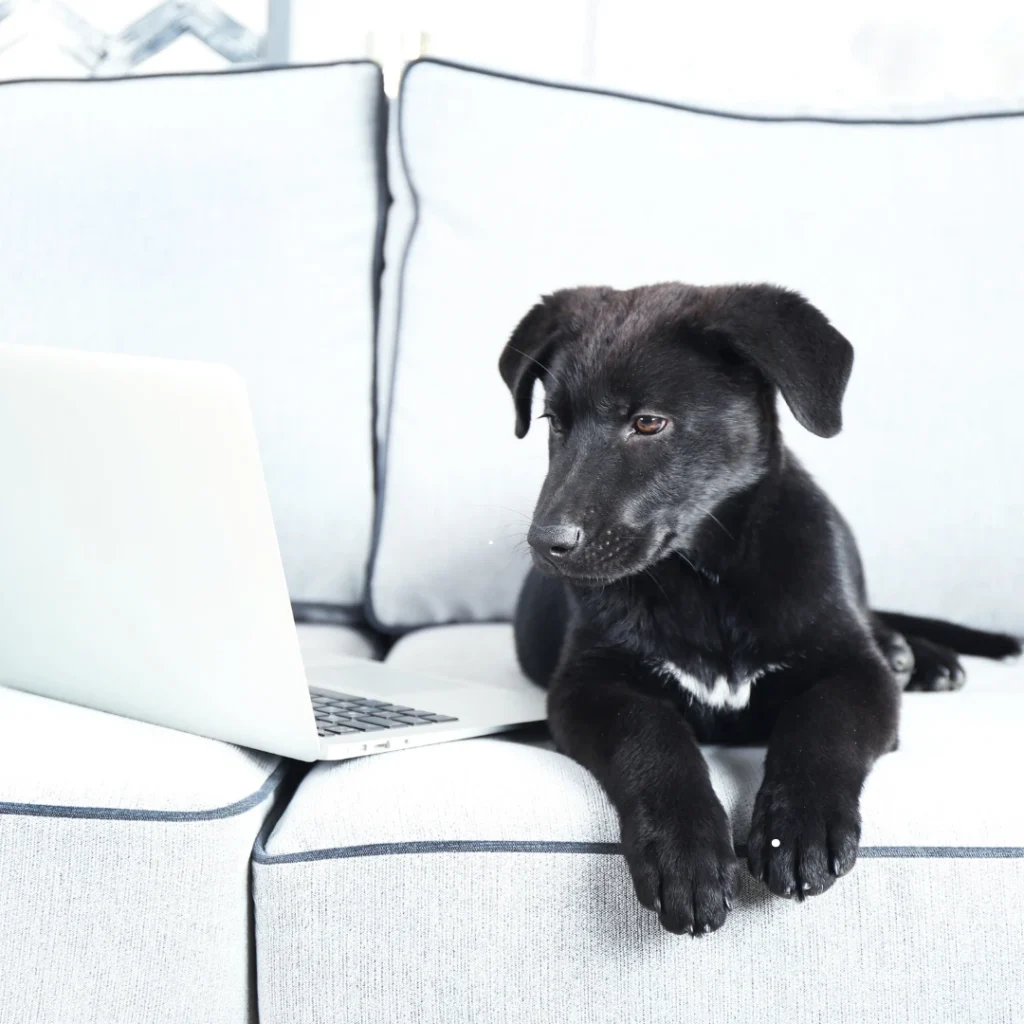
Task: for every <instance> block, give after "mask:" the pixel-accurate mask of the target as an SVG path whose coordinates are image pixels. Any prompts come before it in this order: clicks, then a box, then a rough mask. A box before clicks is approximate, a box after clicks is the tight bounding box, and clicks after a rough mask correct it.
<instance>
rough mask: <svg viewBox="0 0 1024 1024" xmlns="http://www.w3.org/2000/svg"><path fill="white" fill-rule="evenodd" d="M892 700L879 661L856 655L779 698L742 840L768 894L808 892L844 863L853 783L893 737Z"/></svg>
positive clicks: (855, 808) (855, 842)
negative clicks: (801, 690)
mask: <svg viewBox="0 0 1024 1024" xmlns="http://www.w3.org/2000/svg"><path fill="white" fill-rule="evenodd" d="M899 701H900V691H899V688H898V686H897V684H896V682H895V680H894V679H893V677H892V674H891V673H890V671H889V669H888V666H886V665H883V664H882V663H881V662H880V661H877V660H876V659H874V658H871V657H868V656H865V657H863V658H857V659H851V660H850V662H849V663H848V664H846V665H845V666H844V667H843V668H842V669H841V670H840V671H837V672H836V673H835V674H834V675H832V676H831V677H829V678H827V679H825V680H822V681H821V682H819V683H817V684H816V685H814V686H812V687H811V688H810V689H809V690H806V691H805V692H804V693H802V694H801V695H800V696H799V697H795V698H794V699H793V700H791V701H790V702H789V703H788V704H786V705H785V706H784V707H783V709H782V711H781V712H780V714H779V718H778V721H777V722H776V724H775V727H774V729H773V730H772V735H771V740H770V742H769V744H768V754H767V756H766V758H765V773H764V782H763V783H762V784H761V789H760V791H759V792H758V794H757V799H756V800H755V802H754V813H753V817H752V820H751V825H750V837H749V839H748V843H747V863H748V865H749V867H750V871H751V874H753V875H754V877H755V878H759V879H762V880H763V881H764V882H765V883H766V884H767V886H768V888H769V889H770V890H771V891H772V892H773V893H775V894H776V895H778V896H795V897H798V898H802V897H804V896H813V895H815V894H817V893H820V892H824V891H825V890H826V889H828V888H830V887H831V886H832V884H833V883H834V882H835V880H836V879H837V878H838V877H839V876H840V875H845V874H846V873H847V872H848V871H849V870H850V869H851V868H852V867H853V865H854V863H855V862H856V860H857V850H858V846H859V844H860V791H861V787H862V786H863V784H864V779H865V778H866V777H867V774H868V772H869V771H870V770H871V766H872V765H873V764H874V762H875V761H876V760H877V759H878V758H879V757H881V755H882V754H885V753H887V752H888V751H890V750H892V749H893V747H894V745H895V742H896V736H897V727H898V723H899Z"/></svg>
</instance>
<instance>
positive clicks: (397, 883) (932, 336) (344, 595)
mask: <svg viewBox="0 0 1024 1024" xmlns="http://www.w3.org/2000/svg"><path fill="white" fill-rule="evenodd" d="M706 105H707V106H708V107H713V106H714V103H713V97H712V98H708V102H707V104H706ZM154 110H155V111H157V113H156V114H154V113H153V112H154ZM383 113H384V100H383V94H382V92H381V89H380V79H379V74H378V72H377V71H376V69H375V68H373V66H372V65H368V64H365V63H362V64H351V65H344V64H343V65H333V66H329V67H320V68H300V69H288V70H279V71H267V72H259V73H256V72H253V73H234V74H230V75H204V76H182V77H180V78H174V77H170V78H163V79H152V80H130V81H123V82H110V83H78V84H74V85H71V84H60V83H49V84H46V83H27V84H24V85H17V86H9V87H2V88H0V154H3V157H4V159H3V165H4V166H5V167H8V166H10V167H15V168H17V171H16V173H15V177H14V181H15V186H16V187H14V188H12V189H9V190H8V191H7V192H6V193H5V194H0V237H2V238H4V239H10V238H17V239H19V245H16V246H4V247H0V280H4V281H12V280H13V281H15V282H17V284H18V288H17V289H16V290H14V292H13V297H12V298H11V299H9V300H8V301H5V304H4V311H3V314H2V317H0V330H2V331H3V332H4V340H15V341H19V340H21V341H28V342H31V343H41V344H84V345H89V346H93V347H111V348H119V349H120V348H129V349H138V350H140V351H157V352H160V353H161V354H172V355H173V354H180V355H191V356H196V355H199V356H207V357H208V358H213V359H222V360H226V361H229V362H233V363H234V364H235V365H237V366H238V368H239V369H240V370H241V371H242V372H243V374H245V376H246V378H247V380H248V381H249V384H250V390H251V392H252V395H253V401H254V408H255V413H256V417H257V428H258V431H259V433H260V441H261V446H262V448H263V454H264V458H265V461H266V462H267V466H268V483H269V484H270V488H271V495H272V500H273V502H274V509H275V516H276V519H277V522H278V529H279V532H280V534H281V538H282V549H283V554H284V557H285V561H286V568H287V569H288V574H289V583H290V586H291V589H292V595H293V598H294V599H295V603H296V612H297V616H298V618H300V619H301V620H304V621H305V622H306V623H310V622H311V621H313V620H316V621H317V622H319V623H320V624H319V625H308V624H307V625H305V626H303V627H302V632H303V634H304V635H303V648H304V652H305V654H306V657H307V659H309V660H310V661H312V660H315V659H317V658H324V657H327V658H329V657H332V656H333V655H334V653H345V652H348V653H352V654H357V655H359V656H369V657H372V656H377V655H378V654H379V653H380V652H381V651H383V650H385V649H388V650H387V654H386V657H387V659H388V660H390V661H393V662H395V663H397V664H401V665H403V666H405V667H408V668H412V669H414V670H419V671H424V672H429V671H437V672H446V673H449V674H452V673H454V674H456V675H459V676H461V677H463V678H469V679H486V678H491V677H494V676H495V675H496V674H502V675H504V674H514V673H517V672H518V668H517V666H516V664H515V658H514V653H513V648H512V640H511V629H510V627H509V626H508V625H507V620H508V618H509V616H510V613H511V609H512V605H513V602H514V599H515V595H516V592H517V588H518V586H519V583H520V581H521V579H522V576H523V573H524V570H525V566H526V562H525V552H524V545H523V544H522V540H523V537H524V535H525V527H524V523H525V522H526V521H527V518H528V516H529V513H530V510H531V506H532V501H533V498H534V496H535V494H536V490H537V488H538V487H539V483H540V480H541V478H542V475H543V471H544V460H545V453H544V446H543V440H542V438H541V437H540V433H541V432H538V431H533V432H531V434H530V435H529V436H528V438H527V439H526V440H525V441H523V442H517V441H515V439H514V436H513V431H512V426H513V415H512V408H511V402H510V400H509V399H508V396H507V395H506V394H505V393H504V391H503V386H502V384H501V381H500V378H499V377H498V374H497V371H496V362H497V356H498V353H499V351H500V348H501V346H502V344H503V343H504V341H505V339H506V337H507V335H508V332H509V330H510V329H511V327H512V326H513V325H514V323H515V322H516V320H517V319H518V317H519V316H520V315H521V314H522V312H523V311H524V310H525V309H526V308H528V307H529V305H530V304H531V303H532V302H533V301H535V298H536V296H537V295H538V294H540V293H541V292H545V291H550V290H553V289H554V288H557V287H561V286H568V285H574V284H594V283H604V284H611V285H618V286H624V285H629V284H640V283H647V282H652V281H656V280H664V279H682V280H687V281H691V282H695V283H710V282H715V281H727V280H769V281H775V282H779V283H784V284H787V285H790V286H793V287H796V288H798V289H800V290H802V291H804V292H805V293H806V294H807V295H808V296H809V297H810V298H811V299H812V300H813V301H814V302H815V303H816V304H817V305H819V306H820V307H821V308H823V309H824V310H825V311H826V312H827V313H828V314H829V315H830V316H831V317H832V318H833V320H834V321H835V322H836V323H837V325H839V326H840V327H841V329H842V330H843V332H844V334H846V335H847V336H848V337H850V338H851V340H852V341H853V343H854V346H855V348H856V351H857V362H856V366H855V370H854V376H853V381H852V383H851V387H850V390H849V396H848V401H847V405H846V415H845V420H846V425H845V429H844V433H843V434H842V435H840V437H839V438H838V439H836V440H833V441H827V442H825V441H821V440H819V439H816V438H812V437H810V436H809V435H804V434H803V433H802V432H801V431H800V429H799V427H798V426H797V425H796V424H795V423H794V422H793V420H792V419H791V417H789V416H788V414H787V413H785V412H784V429H785V431H786V435H787V439H788V440H789V442H790V443H791V444H792V445H793V447H795V448H796V449H797V451H798V452H799V454H800V455H801V457H802V458H803V459H804V460H805V461H806V462H807V464H808V465H809V466H810V468H811V469H812V470H813V472H814V473H815V474H816V475H817V476H818V478H819V479H820V480H821V481H822V482H823V483H824V484H825V486H826V488H827V489H828V490H829V492H830V493H831V494H832V495H833V497H834V498H835V499H836V501H837V502H838V504H839V506H840V507H841V508H842V509H843V510H844V512H845V513H846V514H847V515H848V517H849V518H850V519H851V521H852V523H853V526H854V528H855V530H856V532H857V534H858V537H859V539H860V542H861V546H862V549H863V552H864V555H865V559H866V562H867V569H868V574H869V581H870V582H871V584H872V590H873V593H874V596H875V600H876V601H877V603H878V604H879V605H880V606H881V607H892V608H898V609H900V610H906V611H912V612H916V613H919V614H932V615H941V616H945V617H952V618H957V619H960V620H963V621H966V622H970V623H972V624H974V625H977V626H981V627H990V628H1000V629H1003V630H1008V631H1010V632H1016V633H1021V632H1024V533H1022V527H1021V525H1020V520H1019V513H1020V509H1022V508H1024V474H1022V473H1021V471H1020V456H1019V452H1020V448H1021V443H1022V442H1024V421H1022V419H1021V416H1020V411H1019V405H1018V404H1017V395H1018V392H1019V389H1020V382H1021V380H1022V379H1024V350H1022V349H1021V347H1020V346H1019V345H1018V344H1017V343H1016V336H1017V334H1018V333H1019V330H1020V324H1021V323H1022V322H1024V250H1022V249H1021V245H1020V239H1021V238H1022V237H1024V195H1022V193H1021V190H1020V188H1019V185H1018V182H1017V178H1018V177H1019V175H1017V173H1016V168H1017V167H1019V165H1020V163H1021V160H1022V158H1024V115H1018V114H1015V113H1013V112H1012V111H1010V110H1002V111H995V112H992V111H969V110H968V111H965V110H963V109H954V107H953V105H951V104H950V105H947V106H942V105H935V106H933V107H930V108H928V109H927V110H919V111H912V112H907V111H901V112H900V113H899V114H898V116H897V115H893V116H891V117H888V118H887V117H886V115H885V113H884V112H881V113H880V112H879V111H878V110H872V111H871V112H870V116H869V117H859V112H858V111H817V112H812V113H810V114H808V113H807V112H806V111H804V112H802V116H801V117H799V118H792V117H788V116H787V113H788V112H786V111H778V112H776V113H771V112H765V111H763V110H762V111H759V112H758V114H757V115H742V114H740V115H734V114H716V113H711V112H709V111H708V110H703V109H694V108H682V107H678V106H672V105H670V104H661V103H657V102H652V101H645V100H642V99H637V98H629V97H617V96H609V95H602V94H599V93H595V92H593V91H589V90H585V89H578V88H573V87H566V86H559V85H550V84H546V83H539V82H530V81H525V80H522V79H515V78H511V77H509V76H502V75H496V74H493V73H489V72H484V71H480V70H477V69H472V68H464V67H459V66H455V65H449V64H444V63H441V62H437V61H421V62H418V63H416V64H414V65H412V66H411V68H410V69H409V70H408V71H407V73H406V76H405V79H404V81H403V84H402V89H401V94H400V96H399V98H398V99H397V101H396V102H395V103H394V104H392V109H391V117H390V125H389V128H388V130H387V137H386V138H385V130H386V129H385V118H384V116H383ZM988 114H995V115H996V116H975V115H988ZM125 124H128V125H129V126H130V130H129V129H125V128H124V125H125ZM68 126H70V127H68ZM65 128H66V130H64V129H65ZM101 128H102V131H101V130H100V129H101ZM12 131H15V132H16V134H17V137H18V138H19V143H18V145H17V146H14V145H11V144H9V143H5V140H9V139H10V138H11V137H12V135H11V132H12ZM97 137H102V139H103V144H102V145H98V144H97V143H95V141H94V140H95V139H96V138H97ZM5 147H6V152H5ZM112 179H113V185H112V184H111V181H112ZM389 194H390V196H391V197H392V199H393V201H392V203H391V205H390V210H389V211H388V216H387V221H386V230H385V223H384V221H383V219H382V218H381V217H380V213H381V209H380V208H381V205H382V200H384V199H386V198H387V196H388V195H389ZM140 229H144V235H145V237H144V239H135V240H133V241H132V242H130V243H127V242H125V241H124V239H125V238H126V237H128V238H131V237H134V234H135V233H136V232H138V231H139V230H140ZM382 263H383V267H384V273H383V279H382V282H381V287H380V292H379V297H378V292H377V285H376V282H377V280H378V274H379V271H380V269H381V265H382ZM99 296H102V298H100V297H99ZM112 299H116V301H111V300H112ZM58 300H60V301H58ZM374 459H375V463H374V462H373V460H374ZM373 480H375V489H374V486H373V484H372V481H373ZM364 598H365V599H364ZM54 614H73V609H60V608H55V609H54ZM0 630H2V623H0ZM968 674H969V678H968V683H967V687H966V688H965V689H964V690H963V691H961V692H959V693H954V694H910V695H907V697H906V699H905V703H904V714H903V724H902V730H901V745H900V749H899V751H898V752H896V753H895V754H892V755H889V756H887V757H886V758H884V759H883V760H882V761H881V762H880V763H879V765H878V766H877V767H876V769H875V771H874V773H873V774H872V776H871V777H870V779H869V782H868V786H867V788H866V791H865V794H864V803H863V810H864V835H863V848H862V851H861V859H860V862H859V863H858V865H857V868H856V869H855V871H854V872H853V873H852V874H851V875H850V876H849V877H848V878H845V879H843V881H842V882H841V883H840V884H839V885H837V886H835V887H834V888H833V889H832V890H831V891H830V892H829V893H827V894H826V895H824V896H822V897H820V898H817V899H812V900H809V901H807V902H805V903H802V904H796V903H790V902H786V901H780V900H776V899H774V898H772V897H770V896H769V895H768V894H767V892H766V891H765V890H764V889H763V887H762V886H760V885H759V884H755V883H754V882H753V881H752V880H747V881H745V883H744V886H743V890H742V893H741V897H740V899H739V901H738V903H737V906H736V909H735V911H734V913H733V915H732V916H731V918H730V920H729V922H728V923H727V925H726V926H725V927H724V928H723V929H722V930H721V931H720V932H718V933H716V934H715V935H713V936H710V937H708V938H705V939H701V940H700V941H692V940H690V939H681V938H678V937H675V936H672V935H669V934H668V933H665V932H662V931H661V930H660V929H659V927H658V925H657V922H656V920H655V919H654V918H653V917H652V916H650V915H647V914H645V913H644V912H643V911H642V910H641V909H640V908H639V906H638V905H637V903H636V901H635V897H634V895H633V892H632V886H631V883H630V881H629V877H628V874H627V872H626V870H625V867H624V865H623V864H622V862H621V860H620V859H619V857H618V854H617V850H616V842H617V831H616V822H615V820H614V815H613V813H612V811H611V809H610V807H609V805H608V803H607V801H606V800H605V798H604V796H603V794H602V793H601V791H600V789H599V788H598V787H597V785H596V783H595V782H594V781H593V780H592V779H591V778H590V777H589V776H588V775H587V774H586V773H585V772H584V771H583V770H582V769H580V768H579V767H578V766H577V765H575V764H574V763H573V762H571V761H569V760H568V759H566V758H564V757H562V756H561V755H559V754H557V753H556V752H555V751H554V750H553V749H552V747H551V744H550V741H549V740H548V739H547V737H546V734H545V732H544V730H543V729H542V728H537V729H534V730H527V731H525V732H524V733H522V734H517V735H512V736H509V737H507V738H502V739H481V740H473V741H468V742H463V743H458V744H451V745H445V746H441V747H435V748H425V749H421V750H416V751H407V752H402V753H395V754H390V755H388V756H385V757H378V758H368V759H363V760H357V761H353V762H347V763H343V764H335V765H318V766H314V767H313V768H312V769H311V770H309V771H308V773H305V774H303V772H302V770H301V769H300V768H299V767H298V766H288V765H283V766H282V765H279V764H278V763H277V762H276V760H275V759H273V758H268V757H265V756H263V755H259V754H254V753H252V752H247V751H241V750H238V749H236V748H232V747H230V746H227V745H223V744H217V743H213V742H212V741H205V740H200V739H196V738H194V737H187V736H180V735H178V734H175V733H171V732H169V731H167V730H160V729H155V728H154V727H150V726H142V725H139V724H137V723H132V722H128V721H124V720H120V719H114V718H111V717H110V716H106V715H100V714H99V713H96V712H89V711H85V710H83V709H78V708H68V707H63V706H59V705H57V706H54V705H53V704H52V702H48V701H43V700H41V699H38V698H32V697H26V696H24V695H22V694H15V693H11V692H6V693H4V692H2V691H0V701H2V704H3V709H4V710H3V712H2V714H0V730H2V731H3V733H4V736H5V738H6V742H5V743H4V744H3V747H2V748H0V759H2V761H3V764H4V766H5V771H3V772H0V800H2V801H5V802H3V803H0V853H2V854H3V859H2V861H0V863H3V864H4V865H5V867H6V868H7V872H6V873H5V874H6V876H7V879H8V880H9V879H10V878H12V877H13V879H14V880H15V884H8V885H6V886H5V888H4V892H3V894H2V895H0V903H2V908H0V949H3V950H4V951H5V954H6V955H5V956H0V993H2V994H3V998H2V999H0V1020H6V1019H10V1020H12V1021H13V1020H17V1021H61V1022H62V1024H63V1022H65V1021H69V1020H71V1021H90V1022H91V1021H96V1022H100V1021H102V1022H104V1024H109V1022H117V1021H128V1020H133V1021H134V1020H140V1019H145V1020H147V1021H163V1020H166V1021H192V1020H195V1021H200V1020H201V1021H225V1022H227V1021H232V1022H233V1021H246V1020H254V1019H255V1017H256V1015H257V1014H258V1016H259V1019H260V1020H261V1021H263V1024H293V1022H302V1021H309V1022H323V1021H360V1022H377V1021H380V1022H384V1021H387V1022H392V1021H396V1022H397V1021H417V1022H444V1024H455V1022H462V1021H465V1022H477V1021H488V1022H489V1021H512V1022H516V1024H520V1022H535V1021H536V1022H549V1021H559V1022H581V1024H582V1022H588V1024H589V1022H603V1021H620V1020H630V1021H637V1022H643V1024H648V1022H652V1024H653V1022H662V1021H664V1022H669V1021H678V1020H689V1019H693V1020H700V1021H710V1022H715V1024H719V1022H733V1021H736V1022H739V1021H744V1022H746V1021H749V1020H752V1019H753V1020H758V1021H763V1022H766V1024H775V1022H780V1024H781V1022H783V1021H785V1022H792V1021H828V1022H832V1021H835V1022H850V1024H853V1022H857V1024H860V1022H863V1021H875V1020H879V1021H880V1020H885V1021H915V1022H916V1021H927V1022H928V1024H938V1022H943V1024H945V1022H954V1021H956V1022H960V1021H965V1020H970V1021H980V1022H993V1024H995V1022H1009V1021H1014V1020H1016V1019H1018V1017H1019V1014H1020V1012H1021V1011H1020V1007H1021V1006H1022V1005H1024V972H1022V970H1021V953H1022V951H1024V809H1022V805H1021V803H1020V801H1019V800H1018V799H1017V794H1016V781H1015V779H1016V774H1017V766H1016V760H1017V758H1016V751H1017V744H1018V739H1017V738H1018V736H1019V734H1020V730H1021V728H1022V726H1024V669H1022V668H1021V667H1019V666H1016V667H1015V666H1010V665H1000V664H992V663H988V662H979V661H972V660H969V661H968ZM53 728H57V729H59V730H60V735H61V737H63V738H66V741H67V742H66V744H65V745H62V746H60V747H55V748H54V749H55V750H57V751H59V753H58V754H57V755H56V756H53V757H51V758H44V757H42V756H40V754H39V753H38V751H39V750H40V749H41V748H40V747H39V746H38V745H33V744H32V743H31V742H30V738H31V737H32V736H33V735H38V734H39V733H41V732H42V731H43V730H48V729H53ZM94 739H95V740H96V742H94V741H93V740H94ZM67 750H71V751H75V752H77V751H79V750H80V751H81V755H80V756H75V757H72V756H65V754H64V751H67ZM762 756H763V752H762V751H759V750H754V749H743V750H734V749H708V750H707V758H708V761H709V765H710V767H711V772H712V778H713V782H714V785H715V788H716V790H717V791H718V793H719V795H720V797H721V798H722V801H723V803H724V805H725V807H726V808H727V809H728V811H729V813H730V816H731V820H732V823H733V828H734V833H735V837H736V843H737V846H738V848H740V849H742V845H743V843H744V840H745V830H746V828H747V822H748V817H749V813H750V808H751V805H752V801H753V797H754V794H755V792H756V789H757V786H758V783H759V780H760V770H761V769H760V762H761V758H762ZM72 765H73V766H74V767H73V768H72ZM296 783H297V788H295V785H296ZM293 790H294V792H293ZM250 864H251V872H252V891H251V894H250V893H249V892H248V890H247V877H248V871H249V870H250ZM250 916H251V920H250ZM8 949H10V950H11V951H13V955H12V954H11V953H8V952H7V951H8ZM250 968H252V971H253V973H252V974H250ZM253 979H254V984H253Z"/></svg>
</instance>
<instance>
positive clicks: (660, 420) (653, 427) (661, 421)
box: [633, 416, 668, 435]
mask: <svg viewBox="0 0 1024 1024" xmlns="http://www.w3.org/2000/svg"><path fill="white" fill-rule="evenodd" d="M667 424H668V420H666V419H665V418H664V417H662V416H637V418H636V419H635V420H633V429H634V430H635V431H636V432H637V433H638V434H645V435H650V434H660V433H661V432H662V431H663V430H664V429H665V427H666V425H667Z"/></svg>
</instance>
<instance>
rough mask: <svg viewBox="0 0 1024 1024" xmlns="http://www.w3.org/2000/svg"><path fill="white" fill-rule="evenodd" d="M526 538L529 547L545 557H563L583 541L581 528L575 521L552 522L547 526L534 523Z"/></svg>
mask: <svg viewBox="0 0 1024 1024" xmlns="http://www.w3.org/2000/svg"><path fill="white" fill-rule="evenodd" d="M526 539H527V540H528V541H529V544H530V547H532V548H533V549H534V551H536V552H537V554H539V555H542V556H543V557H545V558H554V559H558V558H565V556H566V555H570V554H572V552H573V551H575V550H576V548H578V547H579V546H580V544H581V543H582V542H583V530H582V529H581V528H580V527H579V526H577V525H576V524H575V523H554V524H551V525H548V526H538V525H537V524H536V523H534V525H533V526H531V527H530V532H529V534H528V535H527V538H526Z"/></svg>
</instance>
